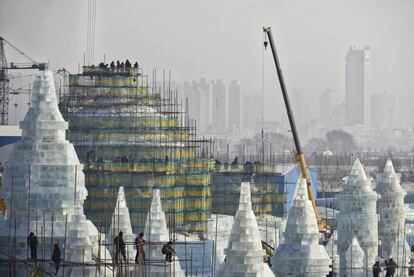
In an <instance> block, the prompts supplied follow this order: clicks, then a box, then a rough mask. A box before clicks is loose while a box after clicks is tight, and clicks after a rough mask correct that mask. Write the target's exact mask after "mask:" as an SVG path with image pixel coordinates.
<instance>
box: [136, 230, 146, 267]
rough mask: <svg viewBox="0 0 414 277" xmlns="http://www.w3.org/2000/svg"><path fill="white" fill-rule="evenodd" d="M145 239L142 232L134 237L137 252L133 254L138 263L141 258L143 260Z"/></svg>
mask: <svg viewBox="0 0 414 277" xmlns="http://www.w3.org/2000/svg"><path fill="white" fill-rule="evenodd" d="M146 242H147V241H146V240H144V234H143V233H139V235H138V237H136V238H135V247H136V248H137V254H136V255H135V263H139V260H140V258H141V260H142V261H145V251H144V245H145V243H146Z"/></svg>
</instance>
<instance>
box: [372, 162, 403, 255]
mask: <svg viewBox="0 0 414 277" xmlns="http://www.w3.org/2000/svg"><path fill="white" fill-rule="evenodd" d="M377 180H378V181H377V186H376V187H375V191H376V192H377V193H378V194H379V196H380V200H379V201H378V203H377V211H378V214H379V215H380V221H379V224H378V237H379V240H380V241H381V245H380V253H381V256H382V257H384V258H388V257H390V256H391V255H392V247H393V245H394V244H395V243H396V241H397V240H398V238H399V237H403V234H404V223H405V209H404V197H405V195H406V192H405V191H404V190H403V189H402V188H401V185H400V176H399V174H397V173H395V170H394V166H393V165H392V161H391V160H388V161H387V163H386V165H385V168H384V172H383V173H380V174H378V176H377Z"/></svg>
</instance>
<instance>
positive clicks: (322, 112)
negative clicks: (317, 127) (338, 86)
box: [319, 89, 336, 128]
mask: <svg viewBox="0 0 414 277" xmlns="http://www.w3.org/2000/svg"><path fill="white" fill-rule="evenodd" d="M334 98H335V91H334V90H333V89H327V90H325V91H324V92H322V93H321V95H320V96H319V120H320V122H321V124H322V126H323V127H325V128H327V127H329V126H331V123H332V113H333V111H334V109H335V108H336V105H335V103H334V102H335V101H334Z"/></svg>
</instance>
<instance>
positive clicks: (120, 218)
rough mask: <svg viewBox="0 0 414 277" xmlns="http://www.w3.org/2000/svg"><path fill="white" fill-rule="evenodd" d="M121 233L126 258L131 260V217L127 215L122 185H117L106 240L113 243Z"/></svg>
mask: <svg viewBox="0 0 414 277" xmlns="http://www.w3.org/2000/svg"><path fill="white" fill-rule="evenodd" d="M121 231H122V233H123V235H124V241H125V243H126V245H127V251H126V252H127V259H128V260H131V259H133V258H134V257H135V245H134V241H135V235H134V234H133V233H132V227H131V219H130V217H129V209H128V206H127V204H126V199H125V192H124V187H122V186H121V187H119V191H118V198H117V200H116V205H115V209H114V214H113V215H112V220H111V226H110V229H109V233H108V240H111V241H109V243H110V244H112V243H113V241H114V238H115V237H116V236H117V235H118V233H119V232H121Z"/></svg>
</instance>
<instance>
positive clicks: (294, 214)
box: [272, 178, 330, 277]
mask: <svg viewBox="0 0 414 277" xmlns="http://www.w3.org/2000/svg"><path fill="white" fill-rule="evenodd" d="M284 237H285V241H284V243H282V244H281V245H280V246H279V247H278V248H277V250H276V253H275V255H274V256H273V257H272V258H273V259H272V261H273V264H274V266H273V271H274V273H275V275H277V276H304V277H310V276H315V277H316V276H325V275H327V274H328V273H329V264H330V259H329V256H328V253H327V252H326V250H325V248H324V247H323V246H322V245H319V229H318V224H317V221H316V217H315V212H314V210H313V206H312V203H311V201H310V200H309V196H308V193H307V187H306V180H305V179H302V178H300V179H299V180H298V183H297V185H296V192H295V197H294V199H293V202H292V206H291V208H290V211H289V216H288V219H287V223H286V229H285V233H284Z"/></svg>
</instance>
